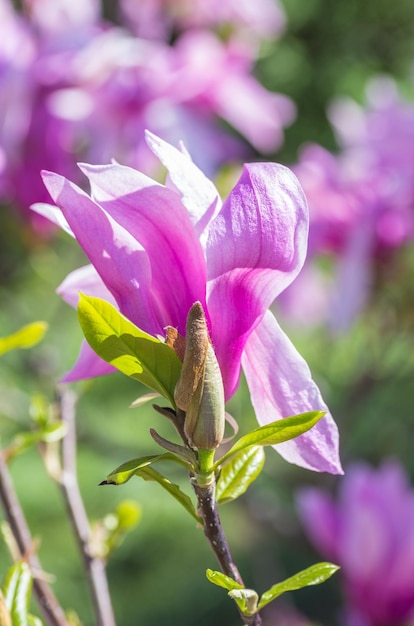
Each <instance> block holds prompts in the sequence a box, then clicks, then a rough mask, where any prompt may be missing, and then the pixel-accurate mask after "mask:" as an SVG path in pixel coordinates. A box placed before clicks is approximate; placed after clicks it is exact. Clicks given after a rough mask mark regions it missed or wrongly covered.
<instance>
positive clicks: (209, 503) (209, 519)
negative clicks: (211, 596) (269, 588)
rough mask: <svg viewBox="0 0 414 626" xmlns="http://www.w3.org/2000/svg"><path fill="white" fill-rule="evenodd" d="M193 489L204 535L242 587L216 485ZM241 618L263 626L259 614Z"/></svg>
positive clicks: (249, 625)
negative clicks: (220, 512)
mask: <svg viewBox="0 0 414 626" xmlns="http://www.w3.org/2000/svg"><path fill="white" fill-rule="evenodd" d="M193 489H194V492H195V494H196V496H197V503H198V509H199V513H200V514H201V516H202V518H203V522H204V525H203V526H204V534H205V536H206V537H207V539H208V541H209V543H210V546H211V548H212V550H213V552H214V554H215V555H216V558H217V560H218V562H219V564H220V567H221V569H222V571H223V573H224V574H226V576H229V577H230V578H233V580H235V581H236V582H238V583H239V584H240V585H243V587H244V586H245V585H244V582H243V579H242V577H241V575H240V572H239V570H238V569H237V566H236V564H235V563H234V560H233V557H232V555H231V552H230V548H229V545H228V543H227V539H226V536H225V534H224V531H223V527H222V525H221V521H220V516H219V513H218V510H217V501H216V498H215V483H214V482H213V483H212V484H210V485H207V486H200V485H198V484H197V483H194V482H193ZM239 613H240V617H241V619H242V620H243V623H244V624H246V626H261V624H262V619H261V617H260V615H259V614H258V613H256V614H255V615H252V616H246V615H243V614H242V613H241V612H240V610H239Z"/></svg>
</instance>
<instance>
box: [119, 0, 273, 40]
mask: <svg viewBox="0 0 414 626" xmlns="http://www.w3.org/2000/svg"><path fill="white" fill-rule="evenodd" d="M121 8H122V11H123V13H124V16H125V18H126V19H127V20H128V23H129V24H130V25H131V26H132V28H133V30H134V32H136V33H137V34H138V35H139V36H141V37H157V38H162V39H165V38H167V39H168V36H169V35H171V33H173V32H176V31H177V30H178V31H183V30H187V29H188V28H193V27H197V28H199V27H202V28H205V27H222V26H226V25H227V26H228V27H230V28H231V29H233V31H234V30H236V31H238V32H240V31H241V32H242V33H243V34H244V35H248V38H249V39H251V38H252V36H253V35H256V37H265V38H267V37H269V38H270V37H276V36H278V35H280V33H281V32H282V31H283V29H284V26H285V15H284V12H283V9H282V7H281V6H280V4H279V3H278V2H277V1H276V0H255V2H254V3H253V2H251V1H250V0H139V2H137V0H121Z"/></svg>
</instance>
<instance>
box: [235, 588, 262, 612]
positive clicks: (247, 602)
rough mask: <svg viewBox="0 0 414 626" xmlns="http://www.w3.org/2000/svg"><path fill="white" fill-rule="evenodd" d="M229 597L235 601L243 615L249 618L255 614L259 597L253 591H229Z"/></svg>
mask: <svg viewBox="0 0 414 626" xmlns="http://www.w3.org/2000/svg"><path fill="white" fill-rule="evenodd" d="M229 596H230V598H232V600H234V601H235V603H236V604H237V606H238V607H239V609H240V611H241V613H243V615H247V616H250V615H254V614H255V613H257V602H258V600H259V596H258V595H257V593H256V592H255V591H254V590H253V589H233V591H229Z"/></svg>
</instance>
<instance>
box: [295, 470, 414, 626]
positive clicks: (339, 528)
mask: <svg viewBox="0 0 414 626" xmlns="http://www.w3.org/2000/svg"><path fill="white" fill-rule="evenodd" d="M298 508H299V513H300V516H301V518H302V521H303V524H304V527H305V530H306V533H307V535H308V537H309V539H310V540H311V541H312V543H313V544H314V546H315V547H316V548H317V549H318V550H319V551H320V552H321V554H322V555H323V557H324V558H327V559H330V560H332V561H334V562H335V563H337V564H338V565H340V566H341V570H340V575H341V577H342V582H343V589H344V599H345V603H346V610H345V612H344V624H346V626H405V625H406V624H408V623H409V622H410V620H413V619H414V584H413V579H414V490H413V489H412V488H410V485H409V484H408V480H407V477H406V476H405V475H404V472H403V469H402V468H401V467H400V466H399V465H398V464H397V463H396V462H387V463H384V464H383V465H382V466H381V467H380V468H379V469H378V470H374V469H372V468H370V467H369V466H367V465H365V464H362V463H361V464H355V465H353V466H351V467H350V468H349V469H347V471H346V474H345V477H344V478H343V479H342V482H341V484H340V488H339V494H338V498H337V500H336V501H335V500H334V499H333V498H332V497H331V496H330V495H329V494H327V493H325V492H323V491H322V490H319V489H314V488H310V489H305V490H303V491H302V492H300V493H299V495H298Z"/></svg>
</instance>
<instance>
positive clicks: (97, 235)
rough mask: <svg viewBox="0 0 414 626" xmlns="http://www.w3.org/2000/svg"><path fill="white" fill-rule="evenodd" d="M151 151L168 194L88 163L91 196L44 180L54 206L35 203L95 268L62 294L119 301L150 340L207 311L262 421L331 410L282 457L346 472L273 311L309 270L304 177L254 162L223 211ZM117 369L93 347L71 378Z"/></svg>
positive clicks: (177, 165)
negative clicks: (194, 310)
mask: <svg viewBox="0 0 414 626" xmlns="http://www.w3.org/2000/svg"><path fill="white" fill-rule="evenodd" d="M147 141H148V145H149V147H150V148H151V150H152V151H153V153H154V154H155V155H156V156H157V157H158V158H159V159H160V161H161V162H162V163H163V164H164V165H165V167H166V168H167V170H168V172H169V179H168V182H167V186H163V185H160V184H158V183H156V182H155V181H154V180H152V179H150V178H148V177H146V176H144V175H143V174H141V173H140V172H138V171H136V170H133V169H131V168H128V167H123V166H121V165H118V164H112V165H106V166H92V165H82V166H81V169H82V171H83V172H84V173H85V174H86V176H87V177H88V179H89V182H90V184H91V197H89V196H88V195H86V194H85V193H84V192H83V191H81V189H79V188H78V187H76V185H73V184H72V183H70V182H69V181H68V180H66V179H65V178H63V177H62V176H58V175H57V174H53V173H50V172H46V173H44V175H43V178H44V181H45V184H46V186H47V188H48V191H49V193H50V195H51V196H52V198H53V200H54V201H55V202H56V204H57V206H58V207H59V209H60V210H59V209H58V208H57V207H52V206H44V205H41V206H36V207H34V208H35V209H37V210H39V211H40V212H42V213H43V214H46V215H48V216H49V217H50V218H51V219H52V220H54V221H55V222H56V223H58V224H59V225H61V226H63V227H65V228H66V229H67V230H68V231H72V232H73V234H74V236H75V237H76V239H77V241H78V242H79V244H80V245H81V246H82V248H83V250H84V251H85V253H86V255H87V256H88V258H89V260H90V261H91V263H92V265H91V266H88V267H86V268H82V269H80V270H77V271H76V272H74V273H72V274H71V275H69V276H68V277H67V278H66V280H65V281H64V282H63V284H62V285H61V286H60V288H59V292H60V293H61V295H62V296H63V297H64V299H65V300H66V301H67V302H69V304H71V305H73V306H76V305H77V302H78V293H79V290H81V291H83V292H84V293H87V294H90V295H99V296H101V297H104V298H105V299H107V300H109V301H110V302H113V303H114V304H116V305H117V306H118V307H119V309H120V310H121V312H122V313H124V315H126V316H127V317H128V318H129V319H131V320H132V321H133V322H134V323H135V324H137V325H138V326H139V327H140V328H142V329H143V330H145V331H146V332H149V333H150V334H153V335H163V332H164V330H163V329H164V328H165V326H166V325H170V326H174V327H176V328H177V329H178V331H179V332H181V334H183V335H184V334H185V322H186V317H187V314H188V311H189V309H190V307H191V306H192V305H193V303H194V302H195V301H197V300H198V301H200V302H201V303H202V304H203V307H204V310H205V312H206V316H207V319H208V323H209V327H210V335H211V339H212V343H213V345H214V349H215V352H216V355H217V359H218V362H219V364H220V369H221V373H222V376H223V382H224V387H225V392H226V398H227V399H228V398H230V397H231V396H232V395H233V394H234V393H235V391H236V389H237V387H238V384H239V377H240V371H241V367H243V370H244V374H245V376H246V379H247V383H248V386H249V390H250V394H251V400H252V403H253V406H254V408H255V411H256V416H257V419H258V421H259V423H261V424H265V423H269V422H270V421H273V420H275V419H279V418H283V417H287V416H289V415H294V414H297V413H300V412H304V411H308V410H315V409H322V410H325V411H327V415H326V416H325V417H323V418H322V420H321V421H320V422H319V423H318V424H317V425H316V426H315V427H314V428H312V429H311V430H310V431H309V432H308V433H305V434H304V435H302V436H301V437H299V438H297V439H294V440H291V441H288V442H285V443H283V444H281V445H279V446H277V450H278V451H279V452H280V454H282V456H283V457H284V458H286V459H287V460H288V461H290V462H292V463H297V464H298V465H301V466H303V467H307V468H309V469H313V470H316V471H329V472H332V473H340V472H341V466H340V461H339V456H338V432H337V428H336V425H335V422H334V421H333V419H332V417H331V415H330V414H329V411H328V409H327V407H326V405H325V403H324V402H323V400H322V397H321V395H320V392H319V389H318V387H317V386H316V384H315V383H314V381H313V380H312V377H311V373H310V371H309V368H308V366H307V364H306V363H305V361H304V360H303V358H302V357H301V356H300V355H299V354H298V352H297V351H296V350H295V348H294V346H293V345H292V343H291V342H290V340H289V339H288V337H287V336H286V335H285V333H284V332H283V331H282V329H281V328H280V326H279V325H278V323H277V321H276V319H275V317H274V316H273V315H272V314H271V313H270V311H269V310H268V309H269V306H270V305H271V304H272V302H273V301H274V300H275V298H276V297H277V296H278V295H279V294H280V293H281V292H282V291H283V290H284V289H285V288H286V287H287V286H288V285H289V284H290V283H291V282H292V280H293V279H294V278H295V277H296V275H297V274H298V272H299V271H300V269H301V267H302V265H303V261H304V258H305V255H306V244H307V233H308V213H307V206H306V200H305V198H304V196H303V193H302V190H301V188H300V186H299V184H298V182H297V180H296V178H295V176H294V175H293V174H292V173H291V172H290V171H289V170H288V169H287V168H284V167H283V166H281V165H277V164H275V163H254V164H251V165H245V166H244V169H243V172H242V174H241V177H240V179H239V181H238V182H237V184H236V185H235V187H234V189H233V190H232V191H231V192H230V194H229V196H228V198H227V199H226V200H225V202H224V203H222V202H221V200H220V198H219V195H218V192H217V190H216V189H215V187H214V186H213V184H212V183H211V182H210V181H209V180H208V179H207V178H206V177H205V176H204V174H203V173H202V172H201V171H200V170H199V169H198V168H197V167H196V165H195V164H194V163H193V162H192V161H191V159H190V158H189V156H188V154H187V153H186V152H180V151H178V150H176V149H175V148H173V147H172V146H171V145H169V144H167V143H166V142H164V141H162V140H160V139H159V138H158V137H156V136H155V135H152V134H150V133H148V134H147ZM112 371H114V370H113V368H112V367H111V366H109V365H108V364H107V363H104V362H103V361H101V360H100V359H99V358H98V357H97V356H96V355H95V353H94V352H93V351H92V350H91V349H90V348H89V346H88V345H87V344H84V347H83V349H82V351H81V355H80V358H79V360H78V362H77V364H76V365H75V367H74V369H73V370H72V371H71V372H70V373H69V375H67V376H66V379H65V380H66V381H69V380H79V379H82V378H89V377H91V376H98V375H102V374H105V373H110V372H112Z"/></svg>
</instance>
